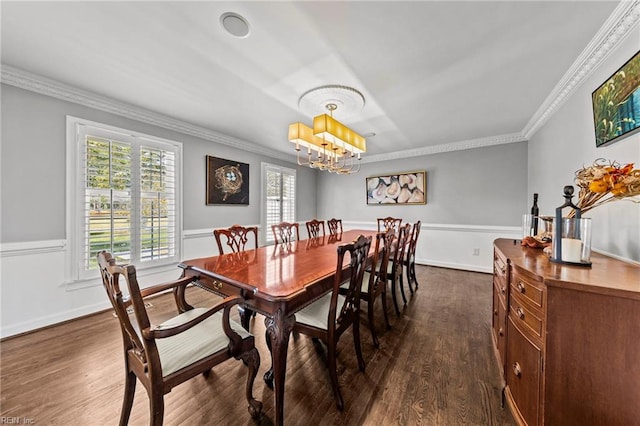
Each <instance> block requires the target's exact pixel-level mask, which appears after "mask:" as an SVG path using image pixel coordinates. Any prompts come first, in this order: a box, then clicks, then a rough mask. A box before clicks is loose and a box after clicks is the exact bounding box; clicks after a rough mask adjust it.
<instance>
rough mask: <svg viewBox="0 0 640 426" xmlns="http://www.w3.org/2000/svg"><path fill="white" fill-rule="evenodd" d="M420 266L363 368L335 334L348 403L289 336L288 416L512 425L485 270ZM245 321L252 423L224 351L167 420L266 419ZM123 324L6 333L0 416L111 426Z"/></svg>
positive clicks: (198, 296)
mask: <svg viewBox="0 0 640 426" xmlns="http://www.w3.org/2000/svg"><path fill="white" fill-rule="evenodd" d="M417 272H418V279H419V281H420V283H421V286H420V289H419V291H418V292H417V293H416V294H415V295H414V297H413V298H411V300H410V301H409V303H408V305H407V307H406V308H405V310H404V312H403V315H402V316H401V317H400V318H397V317H396V316H395V314H392V315H391V317H390V318H391V320H392V330H389V331H386V330H383V329H382V328H381V327H378V328H379V330H380V331H381V335H380V342H381V347H380V349H375V348H374V347H373V345H372V343H371V335H370V334H369V332H368V329H367V328H366V326H363V333H362V336H363V353H364V357H365V361H366V362H367V367H366V371H365V372H364V373H361V372H359V370H358V368H357V363H356V357H355V353H354V350H353V345H352V336H351V334H349V333H348V334H346V335H344V336H343V337H342V340H341V342H340V346H339V350H340V353H339V361H338V365H339V367H338V368H339V371H338V374H339V377H340V381H341V387H342V392H343V397H344V402H345V409H344V411H343V412H339V411H337V410H336V408H335V404H334V400H333V395H332V393H331V385H330V381H329V376H328V373H327V370H326V366H325V364H324V362H323V359H324V357H323V355H324V351H323V348H322V347H320V348H318V347H316V346H315V345H314V343H313V342H312V341H311V339H309V338H307V337H306V336H292V338H291V341H290V346H289V355H288V359H287V382H286V396H285V416H286V418H285V422H286V424H288V425H297V424H304V425H309V424H319V425H376V426H380V425H390V424H398V425H417V424H423V425H459V424H471V425H512V424H514V421H513V418H512V416H511V414H510V413H509V410H508V408H505V409H502V408H501V407H500V393H501V384H500V379H499V374H498V369H497V365H496V362H495V358H494V353H493V349H492V343H491V334H490V327H491V322H490V321H491V286H492V281H491V276H490V275H487V274H481V273H473V272H464V271H456V270H450V269H442V268H433V267H424V266H419V267H418V269H417ZM213 297H214V296H212V295H210V294H208V293H206V292H203V291H202V290H198V289H192V290H190V294H189V300H190V301H192V302H194V304H195V305H199V306H207V304H208V302H210V301H211V300H212V298H213ZM171 301H172V300H171V298H169V297H168V296H161V297H159V298H156V299H153V301H152V303H153V307H152V308H150V310H151V312H152V313H153V314H162V313H163V312H167V311H168V309H171V305H170V302H171ZM378 303H379V302H378ZM378 308H380V307H379V306H378ZM378 312H381V311H380V309H378ZM378 324H382V317H381V314H380V316H379V318H378ZM251 327H252V332H254V334H255V335H256V336H257V338H256V342H257V345H258V347H259V351H260V355H261V359H262V364H261V367H260V372H259V373H258V377H259V379H258V380H257V381H256V385H255V387H254V393H255V395H256V396H257V398H258V399H261V400H262V401H263V403H264V414H263V416H262V418H261V419H260V420H259V421H257V422H254V421H253V420H251V418H250V416H249V414H248V412H247V408H246V403H245V401H246V400H245V399H244V395H243V392H244V381H245V378H246V369H245V367H244V366H243V365H242V363H241V362H238V361H234V360H231V361H228V362H226V363H224V364H222V365H220V366H218V367H216V368H215V369H214V370H213V374H212V375H211V376H210V377H209V378H208V379H205V378H204V377H203V376H198V377H196V378H195V379H194V380H191V381H190V382H187V383H185V384H183V385H180V386H178V387H177V388H175V389H174V390H173V391H172V392H171V393H169V394H168V395H166V396H165V424H166V425H179V424H189V425H212V424H222V425H252V424H256V423H257V424H259V425H269V424H271V423H272V419H273V414H274V412H273V394H272V392H271V390H269V389H268V388H267V387H266V386H265V384H264V382H263V381H262V380H261V379H260V378H261V377H262V374H263V373H264V372H265V371H266V369H267V368H269V365H270V358H269V352H268V350H267V348H266V345H265V343H264V323H263V317H261V316H259V315H258V316H257V318H255V319H254V320H252V325H251ZM119 333H120V331H119V328H118V325H117V322H116V319H115V318H114V317H113V316H112V314H111V313H108V312H105V313H101V314H98V315H94V316H91V317H88V318H84V319H80V320H76V321H72V322H70V323H67V324H64V325H61V326H56V327H51V328H48V329H45V330H41V331H38V332H35V333H31V334H28V335H25V336H20V337H16V338H12V339H7V340H5V341H3V342H1V343H0V350H1V361H2V363H1V368H2V372H1V383H0V384H1V388H0V392H1V396H2V399H1V401H2V405H1V407H0V408H1V412H2V416H3V417H6V416H10V417H20V418H21V419H24V418H26V419H32V420H33V421H34V422H35V423H36V424H41V425H70V424H77V425H80V424H82V425H116V424H117V423H118V418H119V415H120V405H121V401H122V391H123V382H124V373H123V361H122V354H121V344H122V342H121V337H120V334H119ZM147 404H148V399H147V396H146V392H145V390H144V388H143V387H142V386H141V385H140V384H138V387H137V393H136V397H135V402H134V406H133V411H132V414H131V421H130V424H132V425H144V424H148V421H149V413H148V405H147ZM23 423H24V421H23Z"/></svg>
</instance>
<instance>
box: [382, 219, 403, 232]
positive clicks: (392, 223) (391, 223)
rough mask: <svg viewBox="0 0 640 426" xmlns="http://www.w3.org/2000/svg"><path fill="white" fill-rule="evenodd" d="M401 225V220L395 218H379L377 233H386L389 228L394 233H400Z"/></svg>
mask: <svg viewBox="0 0 640 426" xmlns="http://www.w3.org/2000/svg"><path fill="white" fill-rule="evenodd" d="M401 225H402V219H400V218H395V217H391V216H389V217H379V218H378V232H382V231H386V230H387V229H389V228H393V230H394V231H396V232H398V231H400V226H401Z"/></svg>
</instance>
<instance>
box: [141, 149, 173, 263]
mask: <svg viewBox="0 0 640 426" xmlns="http://www.w3.org/2000/svg"><path fill="white" fill-rule="evenodd" d="M175 173H176V170H175V154H174V153H173V152H170V151H166V150H162V149H158V148H152V147H148V146H142V147H141V148H140V231H141V232H140V245H141V247H142V250H141V255H140V260H141V261H148V260H154V259H159V258H163V257H171V256H174V255H175V223H176V186H175V185H176V175H175Z"/></svg>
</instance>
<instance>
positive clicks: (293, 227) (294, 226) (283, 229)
mask: <svg viewBox="0 0 640 426" xmlns="http://www.w3.org/2000/svg"><path fill="white" fill-rule="evenodd" d="M271 230H272V231H273V238H274V239H275V242H276V244H282V243H290V242H292V241H294V240H299V239H300V227H299V225H298V223H297V222H293V223H289V222H280V223H278V224H276V225H271Z"/></svg>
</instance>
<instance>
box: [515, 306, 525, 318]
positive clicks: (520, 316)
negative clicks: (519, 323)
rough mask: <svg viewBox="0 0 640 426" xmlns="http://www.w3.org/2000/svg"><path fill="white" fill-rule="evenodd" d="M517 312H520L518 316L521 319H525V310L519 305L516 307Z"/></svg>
mask: <svg viewBox="0 0 640 426" xmlns="http://www.w3.org/2000/svg"><path fill="white" fill-rule="evenodd" d="M516 314H518V318H520V319H521V320H523V319H524V310H523V309H522V308H521V307H520V306H518V309H516Z"/></svg>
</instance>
